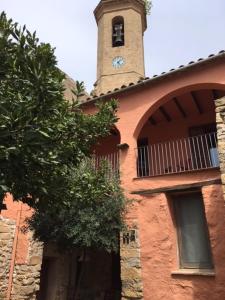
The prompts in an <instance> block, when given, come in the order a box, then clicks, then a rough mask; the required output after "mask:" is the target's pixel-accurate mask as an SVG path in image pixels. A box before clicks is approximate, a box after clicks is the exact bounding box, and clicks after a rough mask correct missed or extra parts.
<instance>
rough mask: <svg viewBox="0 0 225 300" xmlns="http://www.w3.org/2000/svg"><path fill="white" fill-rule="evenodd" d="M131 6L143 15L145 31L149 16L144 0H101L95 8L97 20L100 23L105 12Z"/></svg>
mask: <svg viewBox="0 0 225 300" xmlns="http://www.w3.org/2000/svg"><path fill="white" fill-rule="evenodd" d="M130 8H131V9H134V10H136V11H138V12H139V13H140V14H141V15H142V22H143V32H144V31H145V30H146V29H147V18H146V10H145V3H144V1H143V0H101V1H100V2H99V4H98V5H97V7H96V8H95V10H94V15H95V19H96V22H97V23H98V21H99V19H100V18H101V17H102V15H103V14H104V13H107V12H113V11H120V10H124V9H130Z"/></svg>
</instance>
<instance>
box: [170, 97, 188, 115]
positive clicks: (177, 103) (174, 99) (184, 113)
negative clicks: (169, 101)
mask: <svg viewBox="0 0 225 300" xmlns="http://www.w3.org/2000/svg"><path fill="white" fill-rule="evenodd" d="M173 101H174V103H175V104H176V107H177V109H178V110H179V112H180V113H181V115H182V117H184V118H186V117H187V114H186V112H185V111H184V109H183V107H182V106H181V104H180V103H179V101H178V99H177V98H175V97H174V98H173Z"/></svg>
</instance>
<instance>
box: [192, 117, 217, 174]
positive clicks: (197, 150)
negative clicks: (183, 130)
mask: <svg viewBox="0 0 225 300" xmlns="http://www.w3.org/2000/svg"><path fill="white" fill-rule="evenodd" d="M189 136H190V137H191V148H192V153H191V160H192V162H193V166H194V169H205V168H213V167H218V166H219V159H218V151H217V136H216V124H215V123H212V124H207V125H203V126H198V127H191V128H189Z"/></svg>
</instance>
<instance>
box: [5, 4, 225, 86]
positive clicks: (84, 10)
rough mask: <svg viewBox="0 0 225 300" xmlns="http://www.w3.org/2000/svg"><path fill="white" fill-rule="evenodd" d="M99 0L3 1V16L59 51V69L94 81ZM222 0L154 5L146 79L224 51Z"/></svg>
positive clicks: (90, 82) (147, 40)
mask: <svg viewBox="0 0 225 300" xmlns="http://www.w3.org/2000/svg"><path fill="white" fill-rule="evenodd" d="M97 4H98V0H84V1H78V0H0V11H2V10H5V11H6V13H7V14H8V16H9V17H11V18H13V20H15V21H17V22H18V23H20V24H21V25H23V24H26V25H27V27H28V29H29V30H31V31H34V30H36V31H37V35H38V36H39V38H40V40H41V41H43V42H50V43H51V44H52V46H54V47H56V56H57V59H58V63H59V67H60V68H61V69H62V70H64V71H65V72H66V73H67V74H68V75H69V76H71V77H72V78H74V79H77V80H83V81H84V82H85V84H86V87H87V90H88V91H90V90H91V89H92V85H93V83H94V82H95V80H96V57H97V53H96V51H97V26H96V23H95V19H94V16H93V10H94V8H95V6H96V5H97ZM224 32H225V1H224V0H214V1H212V0H188V1H187V0H153V9H152V13H151V16H149V17H148V30H147V31H146V33H145V64H146V76H152V75H154V74H160V73H161V72H163V71H168V70H169V69H171V68H175V67H177V66H179V65H181V64H187V63H188V62H189V61H192V60H196V59H198V58H200V57H203V58H205V57H207V56H208V55H209V54H211V53H217V52H219V51H220V50H222V49H225V33H224Z"/></svg>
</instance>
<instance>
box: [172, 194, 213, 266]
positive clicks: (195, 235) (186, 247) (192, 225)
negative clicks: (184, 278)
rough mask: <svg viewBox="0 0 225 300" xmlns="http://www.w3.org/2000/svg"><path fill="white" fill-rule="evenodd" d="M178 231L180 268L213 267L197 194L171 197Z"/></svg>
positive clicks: (203, 213)
mask: <svg viewBox="0 0 225 300" xmlns="http://www.w3.org/2000/svg"><path fill="white" fill-rule="evenodd" d="M173 198H174V204H175V217H176V221H177V229H178V242H179V254H180V267H181V268H199V269H210V268H212V267H213V264H212V257H211V250H210V242H209V236H208V229H207V223H206V218H205V211H204V204H203V199H202V195H201V193H199V192H195V193H188V194H179V195H175V196H173Z"/></svg>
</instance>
